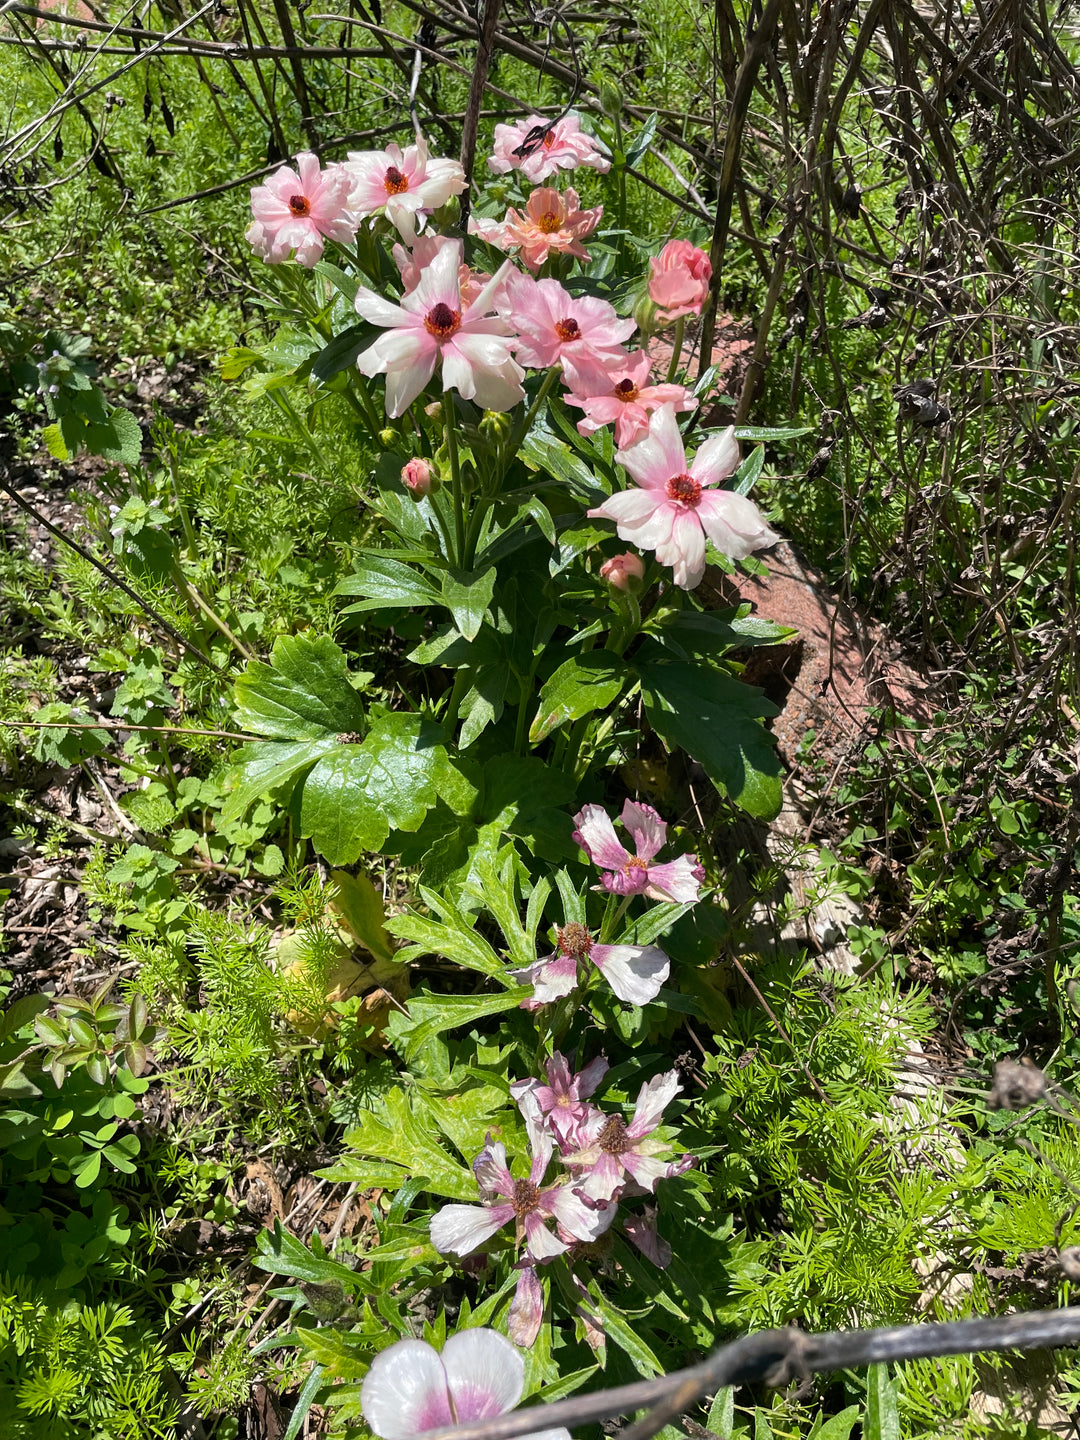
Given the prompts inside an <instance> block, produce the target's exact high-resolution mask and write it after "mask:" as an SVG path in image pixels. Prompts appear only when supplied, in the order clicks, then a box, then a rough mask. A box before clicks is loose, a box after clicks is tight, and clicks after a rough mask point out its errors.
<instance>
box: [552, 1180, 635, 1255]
mask: <svg viewBox="0 0 1080 1440" xmlns="http://www.w3.org/2000/svg"><path fill="white" fill-rule="evenodd" d="M581 1189H582V1186H581V1185H579V1184H578V1183H577V1182H574V1183H572V1184H567V1185H559V1186H557V1187H555V1188H554V1189H553V1190H545V1191H544V1195H543V1197H542V1198H543V1199H544V1200H545V1201H546V1204H547V1207H548V1209H549V1210H550V1211H551V1213H552V1214H553V1215H554V1216H555V1218H556V1220H558V1222H559V1224H560V1225H561V1226H562V1228H563V1229H564V1230H565V1231H566V1233H567V1234H568V1235H573V1237H574V1239H575V1240H580V1241H582V1242H583V1243H584V1244H586V1245H591V1244H592V1243H593V1241H594V1240H599V1238H600V1236H601V1235H603V1233H604V1231H605V1230H610V1229H611V1222H612V1221H613V1220H614V1219H615V1211H616V1208H617V1207H616V1206H615V1205H613V1204H608V1203H606V1201H607V1197H606V1196H605V1197H602V1200H601V1203H600V1204H592V1205H590V1204H587V1203H586V1199H585V1198H583V1197H582V1196H581V1195H580V1194H578V1191H579V1190H581Z"/></svg>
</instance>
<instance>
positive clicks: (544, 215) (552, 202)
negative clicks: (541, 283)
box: [469, 186, 604, 270]
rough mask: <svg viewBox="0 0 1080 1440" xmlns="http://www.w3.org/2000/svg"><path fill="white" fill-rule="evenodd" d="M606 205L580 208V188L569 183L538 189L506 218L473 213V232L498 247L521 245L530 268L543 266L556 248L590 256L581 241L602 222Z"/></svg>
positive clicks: (523, 258)
mask: <svg viewBox="0 0 1080 1440" xmlns="http://www.w3.org/2000/svg"><path fill="white" fill-rule="evenodd" d="M603 213H604V207H603V206H602V205H598V206H597V207H596V209H595V210H581V209H579V208H578V197H577V191H576V190H573V189H571V188H570V187H569V186H568V187H567V190H566V193H565V194H563V195H560V194H559V192H558V190H548V189H543V190H534V191H533V192H532V194H531V195H530V196H529V198H528V200H527V201H526V202H525V213H524V214H519V212H518V211H517V210H515V209H514V208H513V206H511V207H510V209H509V210H507V212H506V219H505V220H502V221H500V220H483V219H479V220H478V219H476V218H475V217H471V218H470V220H469V233H470V235H479V236H480V238H481V240H486V241H487V242H488V243H489V244H490V245H494V246H495V247H496V249H498V250H512V249H513V248H514V247H515V246H517V247H519V248H520V253H521V258H522V260H524V261H525V264H526V265H527V266H528V267H529V269H530V270H539V269H540V266H541V265H543V263H544V261H545V260H546V259H547V258H548V256H549V255H550V254H551V252H552V251H553V250H554V251H556V252H557V253H560V254H565V255H576V256H577V258H578V259H579V260H588V258H589V252H588V251H587V250H586V249H585V247H584V245H582V244H581V239H582V237H583V236H585V235H591V234H592V232H593V231H594V230H595V229H596V227H597V225H599V224H600V217H601V215H603Z"/></svg>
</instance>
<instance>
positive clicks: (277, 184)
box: [245, 151, 356, 270]
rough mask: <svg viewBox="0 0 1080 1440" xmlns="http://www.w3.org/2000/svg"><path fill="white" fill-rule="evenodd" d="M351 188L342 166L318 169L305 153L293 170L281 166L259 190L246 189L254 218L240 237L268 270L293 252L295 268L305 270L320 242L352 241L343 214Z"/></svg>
mask: <svg viewBox="0 0 1080 1440" xmlns="http://www.w3.org/2000/svg"><path fill="white" fill-rule="evenodd" d="M297 171H299V174H297ZM351 186H352V181H351V178H350V176H349V174H348V171H346V169H345V167H344V166H343V165H328V166H327V167H326V169H325V170H320V168H319V162H318V159H317V158H316V157H315V156H314V155H312V154H310V153H309V152H307V151H305V152H304V154H302V155H298V156H297V157H296V170H294V169H293V168H292V166H291V165H283V166H282V167H281V169H280V170H276V171H275V172H274V174H273V175H271V176H270V178H269V179H268V180H267V181H266V183H265V184H264V185H256V186H253V187H252V191H251V213H252V215H253V216H254V217H255V218H254V220H253V221H252V224H251V227H250V228H249V230H248V232H247V235H246V237H245V238H246V239H247V240H248V242H249V243H250V244H251V246H252V248H253V249H254V251H255V253H256V255H259V256H260V257H261V258H262V259H263V260H267V261H269V262H270V264H271V265H279V264H280V263H281V261H282V260H285V259H287V258H288V255H289V251H290V250H295V251H296V258H297V260H298V261H299V263H300V264H301V265H305V266H306V267H307V268H308V269H309V270H310V269H311V267H312V266H313V265H314V264H315V263H316V262H317V261H318V260H319V258H320V257H321V255H322V253H323V242H324V239H330V240H337V241H338V242H339V244H342V245H349V244H351V243H352V241H353V239H354V238H355V236H356V217H355V216H354V215H353V214H352V212H351V211H350V209H349V191H350V189H351Z"/></svg>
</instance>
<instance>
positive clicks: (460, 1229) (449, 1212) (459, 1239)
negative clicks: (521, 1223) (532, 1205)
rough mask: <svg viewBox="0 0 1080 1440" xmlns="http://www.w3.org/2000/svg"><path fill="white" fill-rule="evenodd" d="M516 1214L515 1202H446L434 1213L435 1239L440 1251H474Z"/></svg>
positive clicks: (432, 1232) (433, 1242)
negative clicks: (464, 1203) (504, 1203)
mask: <svg viewBox="0 0 1080 1440" xmlns="http://www.w3.org/2000/svg"><path fill="white" fill-rule="evenodd" d="M513 1218H514V1207H513V1206H512V1205H490V1206H488V1205H444V1206H443V1208H442V1209H441V1210H440V1211H439V1212H438V1214H437V1215H433V1216H432V1217H431V1243H432V1244H433V1245H434V1246H435V1249H436V1250H438V1252H439V1254H440V1255H471V1254H472V1252H473V1251H474V1250H476V1249H478V1248H479V1247H480V1246H481V1245H483V1243H484V1241H485V1240H490V1239H491V1237H492V1235H494V1234H495V1232H496V1230H501V1229H502V1227H503V1226H504V1225H505V1224H506V1222H507V1221H508V1220H512V1219H513Z"/></svg>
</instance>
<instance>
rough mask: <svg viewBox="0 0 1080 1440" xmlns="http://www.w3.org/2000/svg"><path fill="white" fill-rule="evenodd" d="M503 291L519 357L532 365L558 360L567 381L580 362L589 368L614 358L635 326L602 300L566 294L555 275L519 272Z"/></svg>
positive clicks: (539, 366) (542, 367)
mask: <svg viewBox="0 0 1080 1440" xmlns="http://www.w3.org/2000/svg"><path fill="white" fill-rule="evenodd" d="M504 294H505V299H504V301H503V307H502V308H503V313H504V314H509V315H512V316H513V321H514V326H515V328H516V329H517V332H518V342H517V346H516V348H515V353H516V355H517V358H518V362H519V363H520V364H522V365H525V366H528V367H529V368H530V369H532V370H546V369H548V367H549V366H551V365H555V364H558V363H560V362H561V364H562V367H563V370H564V371H565V372H566V373H567V375H568V376H569V377H571V383H572V381H573V377H574V376H575V375H577V374H578V373H579V367H584V368H585V370H586V371H587V372H591V371H593V370H594V369H597V368H599V369H602V368H603V367H604V365H605V364H606V363H614V362H615V360H616V358H617V357H619V356H621V355H622V354H623V350H622V348H621V347H622V342H623V341H624V340H627V339H629V337H630V336H631V335H632V334H633V332H634V330H635V329H636V328H637V327H636V325H635V324H634V321H633V320H620V319H619V317H618V315H616V313H615V307H614V306H613V305H609V304H608V302H607V301H606V300H600V299H598V298H597V297H596V296H594V295H571V294H570V293H569V292H568V291H567V290H564V289H563V287H562V286H561V285H560V284H559V282H558V280H534V279H533V278H532V276H531V275H518V276H516V277H515V278H514V279H512V280H511V281H510V283H509V284H508V285H507V287H506V290H505V292H504Z"/></svg>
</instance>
